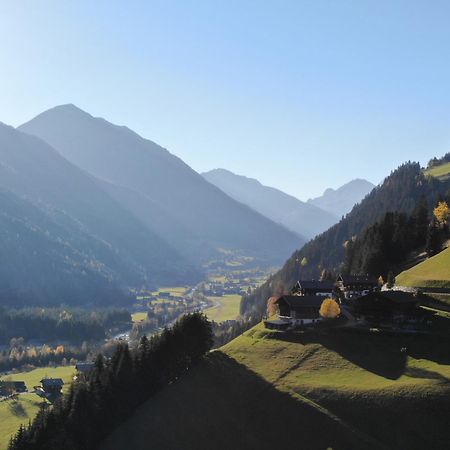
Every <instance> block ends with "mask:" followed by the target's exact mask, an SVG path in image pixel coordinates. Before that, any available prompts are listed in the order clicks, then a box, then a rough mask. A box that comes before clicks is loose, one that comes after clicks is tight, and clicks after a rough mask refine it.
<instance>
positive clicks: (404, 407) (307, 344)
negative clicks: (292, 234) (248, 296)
mask: <svg viewBox="0 0 450 450" xmlns="http://www.w3.org/2000/svg"><path fill="white" fill-rule="evenodd" d="M448 345H449V339H448V338H445V339H444V338H440V339H435V338H434V337H432V336H430V337H428V336H419V337H417V336H416V337H414V336H413V337H411V336H408V337H399V336H382V335H377V336H374V335H373V334H372V335H370V334H367V335H366V334H358V335H357V337H355V335H354V334H351V333H346V332H345V331H339V330H336V331H335V332H332V331H329V332H326V331H322V332H321V333H309V334H304V333H277V332H270V331H267V330H263V329H262V326H261V325H258V326H257V327H254V328H253V329H251V330H249V331H247V332H246V333H244V334H243V335H242V336H239V337H238V338H236V339H235V340H233V341H232V342H230V343H229V344H227V345H226V346H224V347H222V348H221V349H219V350H216V351H214V352H211V353H210V354H209V355H208V356H207V358H206V360H205V361H204V362H203V363H202V364H200V365H199V366H197V367H195V368H194V369H193V370H192V371H190V372H189V373H187V374H186V375H185V376H184V377H183V378H181V379H180V380H179V381H178V382H177V383H174V384H173V385H171V386H169V387H168V388H166V389H164V390H163V391H162V392H161V393H159V394H158V395H156V396H155V397H154V398H151V399H150V400H148V401H147V402H145V403H144V404H143V405H142V406H141V407H140V408H139V409H138V410H137V411H136V412H135V414H134V415H133V416H132V417H131V419H129V420H128V421H126V422H125V423H123V424H121V425H120V426H119V427H118V429H117V430H116V431H115V432H114V433H113V434H112V435H111V436H110V437H109V438H108V439H107V440H106V442H105V443H104V445H103V446H102V447H101V448H102V450H116V449H117V450H118V449H122V448H126V447H127V446H128V447H131V448H133V449H136V450H144V449H147V448H149V444H148V443H149V442H151V443H152V445H153V447H154V448H157V449H159V450H175V449H180V448H182V449H184V450H194V449H195V450H203V449H205V450H206V449H208V450H209V449H210V448H214V449H218V450H229V449H234V450H247V449H264V450H266V449H267V450H272V449H278V448H295V449H297V448H298V449H308V450H316V449H317V450H319V449H320V450H324V449H326V448H333V449H335V450H340V449H342V450H343V449H358V450H362V449H377V450H379V449H397V450H399V449H401V450H403V449H404V450H406V449H408V450H419V449H424V448H433V449H445V448H447V445H448V439H449V437H450V436H449V430H448V427H447V426H446V420H447V415H448V414H449V413H450V404H449V402H448V395H449V393H450V388H449V385H448V378H449V377H450V361H449V358H448V356H446V355H447V353H446V348H447V347H448ZM403 346H407V347H408V355H406V354H404V353H402V352H400V351H399V349H400V348H402V347H403ZM368 348H370V351H369V352H368V351H367V349H368ZM411 411H414V414H411ZM430 430H433V432H430Z"/></svg>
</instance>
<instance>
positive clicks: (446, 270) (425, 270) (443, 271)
mask: <svg viewBox="0 0 450 450" xmlns="http://www.w3.org/2000/svg"><path fill="white" fill-rule="evenodd" d="M396 282H397V284H398V285H400V286H414V287H450V248H447V249H445V250H443V251H442V252H441V253H438V254H437V255H435V256H433V257H431V258H428V259H427V260H425V261H423V262H421V263H420V264H417V265H416V266H414V267H412V268H411V269H408V270H405V271H404V272H402V273H401V274H400V275H398V276H397V277H396Z"/></svg>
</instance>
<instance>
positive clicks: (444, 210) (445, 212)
mask: <svg viewBox="0 0 450 450" xmlns="http://www.w3.org/2000/svg"><path fill="white" fill-rule="evenodd" d="M433 214H434V217H436V220H437V221H438V223H439V225H441V226H442V227H443V226H444V225H446V224H447V222H448V218H449V217H450V208H449V207H448V205H447V202H439V203H438V204H437V206H436V208H434V210H433Z"/></svg>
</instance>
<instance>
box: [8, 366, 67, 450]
mask: <svg viewBox="0 0 450 450" xmlns="http://www.w3.org/2000/svg"><path fill="white" fill-rule="evenodd" d="M74 373H75V367H74V366H64V367H62V366H61V367H43V368H39V369H34V370H32V371H30V372H18V373H13V374H8V375H4V376H2V377H1V379H10V380H14V381H25V384H26V385H27V388H28V390H29V391H31V390H32V389H33V386H37V385H39V384H40V380H41V379H42V378H46V377H47V378H62V379H63V380H64V383H66V384H65V387H64V390H67V389H68V386H69V384H70V382H71V380H72V377H73V375H74ZM43 402H46V400H44V399H42V398H40V397H38V396H37V395H36V394H33V393H31V392H29V393H25V394H20V395H18V396H17V398H16V399H14V400H5V401H1V402H0V450H5V449H6V448H7V446H8V442H9V439H10V437H11V436H12V435H13V434H14V433H15V432H16V431H17V430H18V428H19V427H20V425H21V424H23V425H28V422H29V421H30V420H33V418H34V416H35V415H36V414H37V412H38V411H39V407H40V405H41V404H42V403H43Z"/></svg>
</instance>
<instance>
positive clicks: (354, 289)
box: [336, 274, 378, 299]
mask: <svg viewBox="0 0 450 450" xmlns="http://www.w3.org/2000/svg"><path fill="white" fill-rule="evenodd" d="M336 285H337V287H338V288H339V290H340V291H341V292H342V294H343V296H344V298H346V299H349V298H354V297H360V296H363V295H367V294H368V293H369V292H372V291H373V290H374V289H376V288H377V287H378V280H377V279H376V278H375V277H372V276H370V275H367V274H366V275H342V274H341V275H339V276H338V278H337V280H336Z"/></svg>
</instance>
